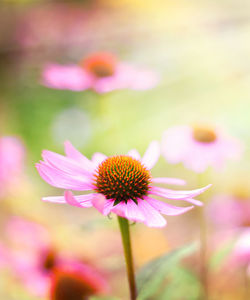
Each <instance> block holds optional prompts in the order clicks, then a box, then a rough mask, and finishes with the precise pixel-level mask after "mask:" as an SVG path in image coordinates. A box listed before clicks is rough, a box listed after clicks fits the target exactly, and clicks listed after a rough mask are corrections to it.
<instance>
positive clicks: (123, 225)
mask: <svg viewBox="0 0 250 300" xmlns="http://www.w3.org/2000/svg"><path fill="white" fill-rule="evenodd" d="M118 222H119V226H120V231H121V237H122V244H123V250H124V256H125V261H126V268H127V275H128V282H129V290H130V300H136V295H137V291H136V283H135V272H134V266H133V257H132V250H131V241H130V232H129V224H128V220H127V219H125V218H122V217H119V216H118Z"/></svg>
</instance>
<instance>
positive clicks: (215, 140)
mask: <svg viewBox="0 0 250 300" xmlns="http://www.w3.org/2000/svg"><path fill="white" fill-rule="evenodd" d="M162 153H163V156H164V157H165V158H166V160H167V161H168V162H170V163H179V162H183V164H184V165H185V167H187V168H188V169H191V170H193V171H195V172H197V173H202V172H204V171H205V170H206V169H207V167H209V166H213V167H216V168H219V167H221V166H223V165H224V163H225V160H226V159H236V158H239V157H240V156H241V153H242V145H241V144H240V142H239V141H237V140H235V139H234V138H232V137H229V136H226V135H225V134H224V133H222V132H221V131H219V130H217V129H213V128H209V127H206V126H194V127H191V126H176V127H173V128H170V129H168V130H167V131H165V133H164V134H163V139H162Z"/></svg>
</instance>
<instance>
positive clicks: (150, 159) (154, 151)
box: [142, 141, 160, 169]
mask: <svg viewBox="0 0 250 300" xmlns="http://www.w3.org/2000/svg"><path fill="white" fill-rule="evenodd" d="M159 156H160V146H159V143H158V142H157V141H153V142H151V143H150V145H149V147H148V149H147V151H146V152H145V154H144V156H143V158H142V163H143V164H145V166H146V167H147V168H148V169H152V168H153V166H154V165H155V164H156V162H157V160H158V158H159Z"/></svg>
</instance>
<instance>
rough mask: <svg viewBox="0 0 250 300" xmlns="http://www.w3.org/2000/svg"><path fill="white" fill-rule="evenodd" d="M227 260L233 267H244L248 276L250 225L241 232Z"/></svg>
mask: <svg viewBox="0 0 250 300" xmlns="http://www.w3.org/2000/svg"><path fill="white" fill-rule="evenodd" d="M229 261H230V263H231V264H232V265H234V266H235V267H244V268H245V269H246V270H247V274H248V275H249V276H250V227H248V228H246V229H245V230H243V231H242V232H241V234H240V236H239V238H238V239H237V241H236V243H235V245H234V248H233V251H232V253H231V255H230V259H229Z"/></svg>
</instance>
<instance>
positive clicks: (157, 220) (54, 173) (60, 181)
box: [36, 141, 210, 227]
mask: <svg viewBox="0 0 250 300" xmlns="http://www.w3.org/2000/svg"><path fill="white" fill-rule="evenodd" d="M65 153H66V156H62V155H59V154H57V153H54V152H50V151H47V150H45V151H43V153H42V156H43V159H44V161H40V163H38V164H36V167H37V170H38V172H39V174H40V176H41V177H42V178H43V179H44V180H45V181H46V182H48V183H49V184H50V185H52V186H55V187H57V188H61V189H65V190H66V191H65V194H64V196H56V197H45V198H43V200H44V201H50V202H55V203H68V204H70V205H73V206H77V207H91V206H95V207H96V208H97V209H98V210H99V211H100V212H101V213H102V214H103V215H108V214H109V213H111V212H114V213H115V214H117V215H119V216H122V217H124V218H127V219H129V220H132V221H136V222H143V223H144V224H146V225H148V226H149V227H163V226H165V225H166V220H165V219H164V218H163V217H162V215H161V213H163V214H165V215H169V216H171V215H172V216H173V215H179V214H182V213H185V212H186V211H188V210H190V209H191V208H193V206H189V207H176V206H173V205H170V204H167V203H164V202H162V201H158V200H156V199H153V198H152V197H151V195H154V196H160V197H164V198H167V199H171V200H184V201H186V202H190V203H192V204H194V205H202V203H201V202H200V201H198V200H195V199H193V197H195V196H198V195H199V194H201V193H202V192H204V191H205V190H206V189H207V188H208V187H209V186H210V185H208V186H206V187H205V188H200V189H196V190H192V191H174V190H170V189H166V188H162V187H156V186H154V185H153V184H177V185H182V184H184V181H183V180H180V179H175V178H165V177H164V178H153V177H152V175H151V172H150V169H151V168H152V167H153V166H154V165H155V163H156V162H157V160H158V157H159V154H160V149H159V144H158V143H157V142H155V141H154V142H152V143H151V144H150V146H149V148H148V149H147V151H146V153H145V154H144V156H143V157H142V158H141V157H140V154H139V153H138V152H137V151H136V150H131V151H129V153H128V154H127V155H118V156H112V157H106V156H105V155H103V154H101V153H95V154H94V155H93V158H92V160H89V159H88V158H86V157H85V156H84V155H82V154H81V153H80V152H78V151H77V150H76V149H75V148H74V147H73V146H72V145H71V143H70V142H68V141H67V142H65ZM69 190H75V191H91V190H92V192H91V193H89V194H85V195H77V196H74V195H73V194H72V192H71V191H69Z"/></svg>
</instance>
